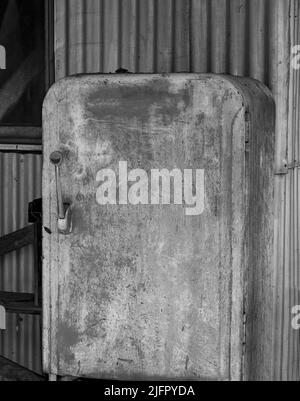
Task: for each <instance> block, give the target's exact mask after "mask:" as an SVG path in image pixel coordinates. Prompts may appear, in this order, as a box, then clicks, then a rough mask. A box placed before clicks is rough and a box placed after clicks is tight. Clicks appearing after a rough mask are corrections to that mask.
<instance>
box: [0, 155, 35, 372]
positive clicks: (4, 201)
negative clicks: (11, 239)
mask: <svg viewBox="0 0 300 401" xmlns="http://www.w3.org/2000/svg"><path fill="white" fill-rule="evenodd" d="M41 174H42V156H41V155H39V154H17V153H0V188H1V196H0V236H3V235H6V234H9V233H11V232H13V231H15V230H18V229H21V228H23V227H25V226H27V225H28V203H29V202H31V201H33V200H34V199H37V198H40V197H41ZM33 266H34V254H33V248H32V247H31V246H28V247H25V248H23V249H21V250H20V251H17V252H13V253H10V254H8V255H5V256H4V257H0V291H11V292H34V287H33V284H34V282H33ZM40 324H41V322H40V318H39V317H37V316H24V315H14V314H8V315H7V330H6V331H0V355H2V356H5V357H6V358H8V359H11V360H13V361H14V362H17V363H19V364H20V365H22V366H25V367H27V368H29V369H31V370H34V371H36V372H41V349H40V348H41V329H40Z"/></svg>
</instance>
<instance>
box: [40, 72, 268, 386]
mask: <svg viewBox="0 0 300 401" xmlns="http://www.w3.org/2000/svg"><path fill="white" fill-rule="evenodd" d="M274 123H275V106H274V102H273V100H272V97H271V94H270V92H269V91H268V89H267V88H265V87H264V86H263V85H262V84H261V83H259V82H257V81H255V80H251V79H246V78H235V77H230V76H225V75H202V74H170V75H147V74H137V75H135V74H108V75H100V74H98V75H97V74H93V75H78V76H74V77H69V78H66V79H63V80H61V81H59V82H58V83H56V84H55V85H54V86H53V87H52V88H51V89H50V91H49V93H48V95H47V97H46V100H45V103H44V111H43V135H44V136H43V143H44V149H43V155H44V167H43V226H44V231H43V254H44V262H43V294H44V305H43V355H44V356H43V358H44V360H43V366H44V371H45V372H46V373H49V374H50V375H52V377H53V376H54V377H55V376H71V377H86V378H95V379H116V380H152V379H156V380H252V379H257V380H268V379H270V378H271V375H272V366H271V361H272V358H271V356H272V352H273V342H272V322H273V318H274V312H273V303H274V300H273V284H274V277H273V265H272V258H273V221H274V220H273V213H274V210H273V206H274V205H273V178H274V164H273V160H274Z"/></svg>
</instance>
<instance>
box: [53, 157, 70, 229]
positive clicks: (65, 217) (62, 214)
mask: <svg viewBox="0 0 300 401" xmlns="http://www.w3.org/2000/svg"><path fill="white" fill-rule="evenodd" d="M50 162H51V163H52V164H53V165H54V167H55V183H56V197H57V226H58V231H59V232H60V233H61V234H65V235H66V234H70V233H71V232H72V216H71V205H70V204H67V203H64V202H63V196H62V188H61V179H60V166H61V164H62V162H63V155H62V153H61V152H59V151H55V152H53V153H51V155H50Z"/></svg>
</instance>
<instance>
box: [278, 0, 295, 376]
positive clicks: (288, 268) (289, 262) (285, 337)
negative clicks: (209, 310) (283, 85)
mask: <svg viewBox="0 0 300 401" xmlns="http://www.w3.org/2000/svg"><path fill="white" fill-rule="evenodd" d="M299 12H300V2H299V1H292V2H291V8H290V22H291V23H290V37H291V45H290V46H287V48H288V49H289V50H290V51H291V48H292V47H293V46H295V45H300V23H299V18H300V16H299ZM299 96H300V70H293V68H290V76H289V97H288V99H287V100H286V99H284V98H283V97H282V99H280V100H281V102H283V101H285V104H286V106H287V107H288V110H287V114H288V129H287V130H286V131H282V132H281V134H282V141H281V142H280V143H279V145H278V147H279V146H281V148H279V149H280V150H281V151H282V156H281V157H282V158H285V160H286V166H287V174H286V175H282V176H279V177H277V179H278V180H279V185H278V186H277V189H278V192H277V206H278V209H277V214H276V217H277V220H276V227H275V230H276V234H277V235H276V240H277V241H276V244H275V258H276V268H277V282H276V291H277V292H276V299H275V301H276V306H277V309H276V311H277V313H276V327H275V330H276V337H275V350H276V354H275V355H276V360H275V365H274V366H275V377H276V378H278V379H281V380H286V379H289V380H300V360H299V358H300V331H296V330H294V329H293V328H292V326H291V323H290V320H291V310H292V308H293V307H294V306H295V305H300V265H299V261H300V253H299V252H300V219H299V218H300V216H299V208H300V197H299V195H300V169H299V167H300V131H299V129H300V103H299ZM281 104H282V103H280V105H281ZM282 107H284V104H282ZM279 110H280V109H279ZM282 112H284V109H282ZM285 133H287V135H286V136H285ZM278 136H279V133H278ZM285 137H286V142H285V141H284V139H285ZM285 152H286V153H285ZM284 153H285V154H284Z"/></svg>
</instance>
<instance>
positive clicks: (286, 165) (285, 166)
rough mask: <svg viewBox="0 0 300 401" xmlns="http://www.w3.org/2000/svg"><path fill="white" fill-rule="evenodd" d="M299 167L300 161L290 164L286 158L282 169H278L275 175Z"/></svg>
mask: <svg viewBox="0 0 300 401" xmlns="http://www.w3.org/2000/svg"><path fill="white" fill-rule="evenodd" d="M298 168H300V162H294V163H290V164H288V162H287V161H285V160H284V162H283V167H282V168H281V169H280V170H277V171H276V172H275V175H279V176H280V175H287V174H288V173H289V171H290V170H295V169H298Z"/></svg>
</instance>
